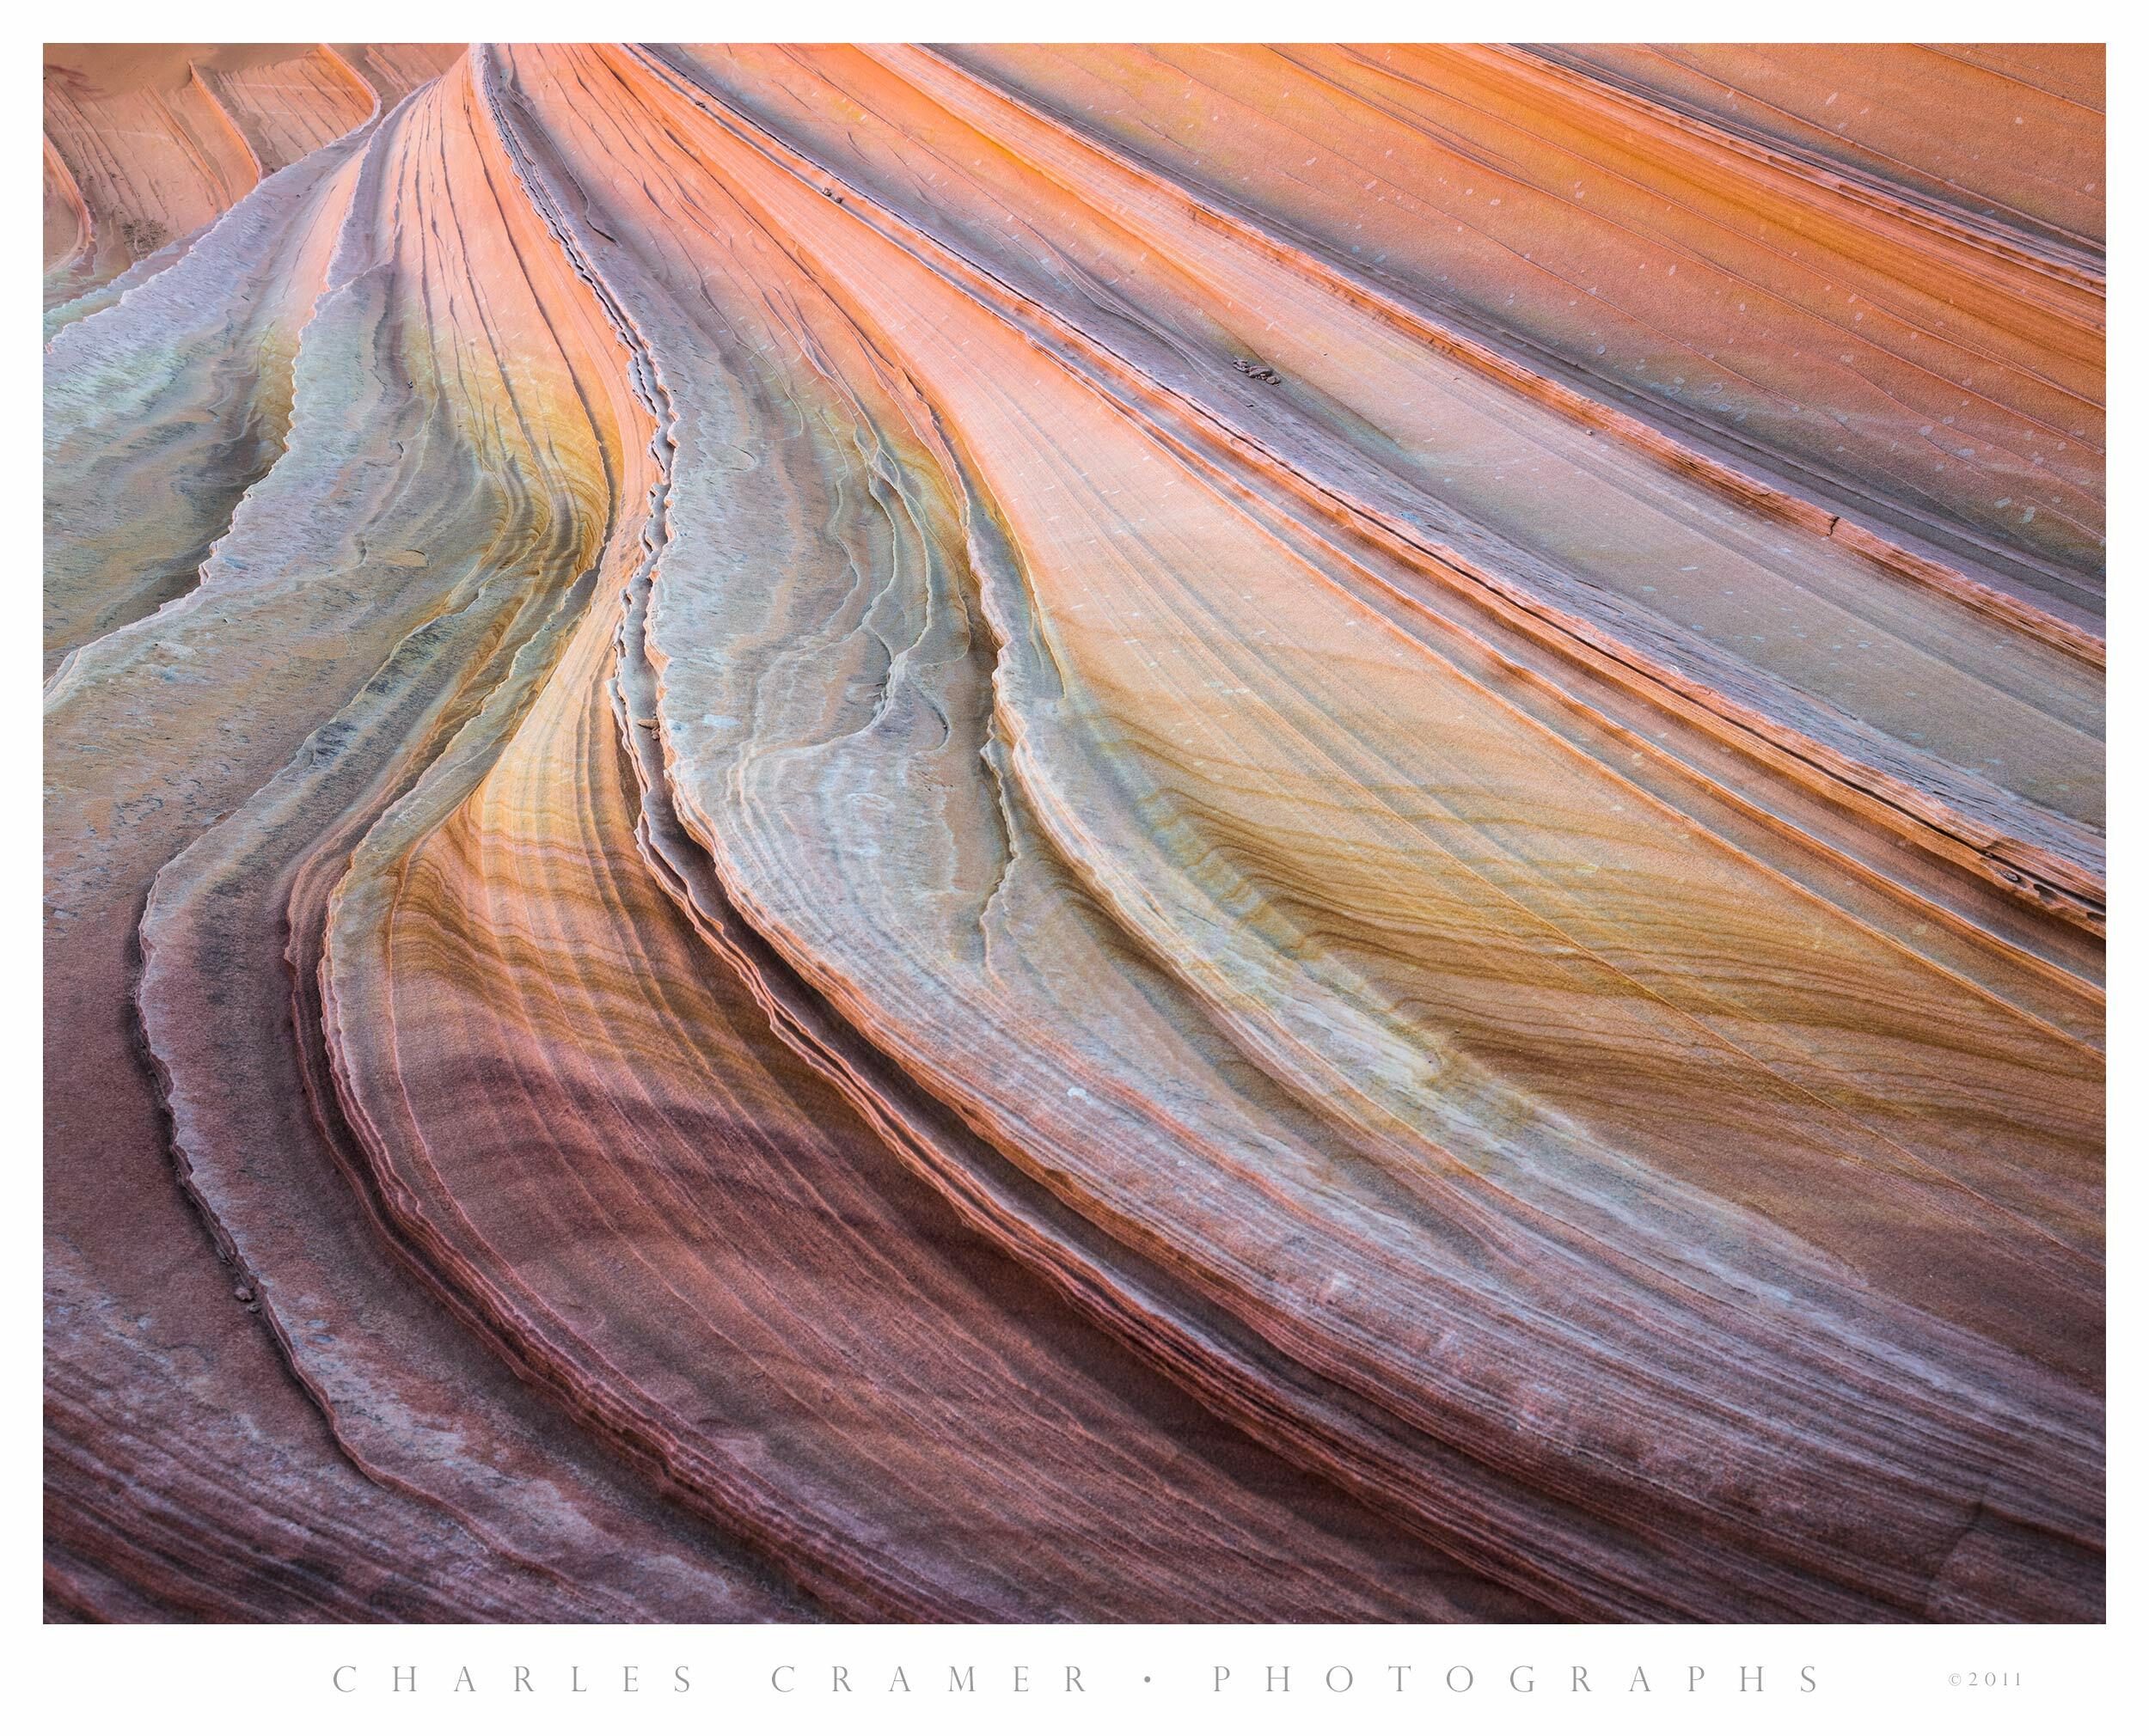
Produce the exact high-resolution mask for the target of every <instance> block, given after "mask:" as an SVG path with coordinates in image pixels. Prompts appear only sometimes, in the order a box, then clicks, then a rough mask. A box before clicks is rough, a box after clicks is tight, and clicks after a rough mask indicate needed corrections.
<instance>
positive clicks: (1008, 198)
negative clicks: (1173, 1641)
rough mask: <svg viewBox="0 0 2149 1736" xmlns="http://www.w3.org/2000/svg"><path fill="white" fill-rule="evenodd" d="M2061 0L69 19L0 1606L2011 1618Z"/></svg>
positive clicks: (2048, 1388)
mask: <svg viewBox="0 0 2149 1736" xmlns="http://www.w3.org/2000/svg"><path fill="white" fill-rule="evenodd" d="M2102 106H2103V59H2102V55H2101V52H2099V51H2096V50H2087V49H2080V48H2054V49H2035V48H2023V47H2011V48H2006V49H1987V48H1975V47H1950V48H1908V47H1901V48H1895V47H1880V48H1856V49H1852V48H1841V49H1828V48H1811V47H1806V48H1772V49H1763V48H1726V47H1710V48H1701V49H1677V48H1655V49H1646V50H1644V49H1641V48H1636V47H1621V48H1528V49H1526V48H1516V47H1485V46H1479V47H1459V48H1380V47H1373V48H1357V49H1346V48H1292V49H1289V50H1282V51H1268V50H1259V49H1253V48H1228V49H1221V48H1179V49H1166V48H1154V47H1153V48H1142V49H1106V48H1087V47H1078V48H1066V49H1051V50H1047V49H1029V48H1013V47H993V48H968V49H942V50H930V49H925V48H916V47H910V48H877V49H872V50H865V49H852V48H816V49H811V50H785V49H776V48H767V47H748V48H726V47H676V46H674V47H620V46H603V47H596V46H590V47H574V46H566V47H547V48H542V49H536V50H532V49H525V48H505V47H495V46H485V47H474V48H471V49H469V50H468V51H467V52H466V51H463V50H461V49H456V50H445V49H437V48H422V47H410V46H401V47H399V46H382V45H339V46H323V45H313V46H303V45H301V46H286V47H259V46H257V47H250V48H245V49H231V48H206V47H196V48H175V47H165V48H155V49H128V48H119V49H114V48H108V47H107V48H86V49H77V50H55V51H52V52H51V54H50V55H49V57H48V62H47V66H46V159H45V161H46V262H47V268H48V269H47V277H46V301H47V304H48V308H49V309H50V312H49V314H48V318H47V335H48V347H47V351H46V544H45V548H46V669H47V675H48V680H47V684H46V789H47V807H46V876H47V878H46V886H47V914H46V1009H47V1012H46V1018H47V1024H46V1053H45V1068H46V1378H47V1389H46V1390H47V1417H48V1433H47V1448H46V1480H47V1495H48V1512H47V1527H46V1575H47V1578H46V1584H47V1591H48V1600H49V1601H48V1607H49V1609H50V1611H51V1612H52V1615H53V1616H54V1617H55V1618H68V1617H84V1618H117V1619H173V1618H193V1617H199V1618H210V1619H218V1620H229V1619H272V1620H279V1619H280V1620H291V1619H302V1618H326V1619H348V1618H365V1617H392V1618H403V1619H417V1620H432V1619H440V1620H484V1621H490V1620H525V1619H528V1620H762V1619H769V1620H807V1619H822V1618H875V1617H879V1618H926V1619H952V1620H996V1619H1058V1618H1076V1619H1082V1618H1087V1619H1140V1620H1181V1619H1226V1620H1311V1619H1324V1620H1351V1621H1356V1620H1441V1621H1444V1620H1508V1621H1515V1620H1521V1621H1529V1620H1551V1619H1563V1618H1566V1619H1571V1618H1582V1619H1646V1620H1657V1619H1700V1620H1782V1619H1795V1620H1796V1619H1820V1620H1851V1621H1870V1620H1890V1619H1913V1620H1914V1619H1926V1620H1956V1619H1962V1620H1991V1619H2033V1620H2034V1619H2084V1618H2092V1619H2093V1618H2096V1617H2099V1616H2101V1613H2102V1610H2103V1397H2102V1395H2103V1125H2102V1114H2103V1109H2102V1105H2103V1051H2102V1030H2103V993H2102V975H2103V912H2104V865H2103V861H2104V858H2103V745H2102V730H2103V637H2102V625H2101V623H2102V614H2103V608H2102V598H2103V476H2104V471H2103V306H2104V288H2103V284H2104V278H2103V113H2102Z"/></svg>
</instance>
